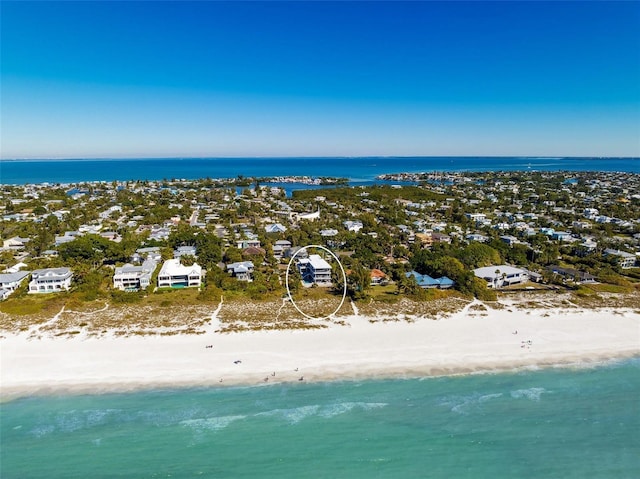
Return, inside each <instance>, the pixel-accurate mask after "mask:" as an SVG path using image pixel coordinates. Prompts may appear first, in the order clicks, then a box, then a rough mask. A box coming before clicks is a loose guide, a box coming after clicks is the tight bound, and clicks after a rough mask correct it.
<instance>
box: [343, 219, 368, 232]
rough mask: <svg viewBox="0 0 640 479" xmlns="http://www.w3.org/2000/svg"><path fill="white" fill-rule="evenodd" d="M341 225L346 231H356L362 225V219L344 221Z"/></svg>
mask: <svg viewBox="0 0 640 479" xmlns="http://www.w3.org/2000/svg"><path fill="white" fill-rule="evenodd" d="M343 225H344V227H345V228H347V230H348V231H353V232H354V233H357V232H358V231H360V230H361V229H362V228H363V227H364V226H363V224H362V221H359V220H356V221H345V222H344V223H343Z"/></svg>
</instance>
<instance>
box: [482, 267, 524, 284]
mask: <svg viewBox="0 0 640 479" xmlns="http://www.w3.org/2000/svg"><path fill="white" fill-rule="evenodd" d="M473 273H474V274H475V275H476V276H477V277H478V278H481V279H484V280H485V281H486V282H487V287H488V288H502V287H504V286H511V285H513V284H520V283H525V282H527V281H529V272H528V271H526V270H524V269H520V268H514V267H513V266H509V265H506V264H503V265H499V266H485V267H484V268H477V269H474V270H473Z"/></svg>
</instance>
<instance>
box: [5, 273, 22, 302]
mask: <svg viewBox="0 0 640 479" xmlns="http://www.w3.org/2000/svg"><path fill="white" fill-rule="evenodd" d="M27 276H29V271H16V272H15V273H7V274H0V291H3V293H0V299H6V298H7V297H8V296H9V295H10V294H11V293H13V292H14V291H15V290H16V289H18V286H20V283H22V281H23V280H24V279H25V278H26V277H27Z"/></svg>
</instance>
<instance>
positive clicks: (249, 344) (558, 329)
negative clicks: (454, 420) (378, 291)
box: [0, 303, 640, 402]
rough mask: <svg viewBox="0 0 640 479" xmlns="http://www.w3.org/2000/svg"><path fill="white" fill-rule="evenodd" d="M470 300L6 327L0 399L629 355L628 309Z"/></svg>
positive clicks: (633, 334)
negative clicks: (403, 315) (291, 325)
mask: <svg viewBox="0 0 640 479" xmlns="http://www.w3.org/2000/svg"><path fill="white" fill-rule="evenodd" d="M472 304H474V303H470V304H469V305H468V306H467V307H465V308H464V309H463V310H461V311H458V312H457V313H454V314H452V315H450V316H446V317H441V318H439V319H436V320H433V319H415V320H413V321H410V322H409V321H388V322H383V321H376V322H371V321H372V319H379V318H370V317H366V316H361V315H352V316H348V317H346V318H344V317H341V318H340V319H346V321H345V323H346V325H337V324H332V325H331V326H330V327H328V328H324V329H316V330H275V331H273V330H272V331H251V332H241V333H216V332H215V331H216V329H217V327H218V326H219V323H218V322H217V321H216V320H212V321H211V322H210V323H209V325H208V326H207V327H206V332H205V333H204V334H201V335H175V336H144V337H141V336H128V337H103V338H96V337H74V338H64V339H63V338H55V337H51V336H45V337H42V338H40V339H27V335H26V334H6V335H5V336H4V337H3V339H0V358H1V360H2V362H1V364H2V368H1V370H0V378H1V381H0V398H1V399H0V400H1V401H2V402H6V401H10V400H13V399H17V398H21V397H25V396H32V395H55V394H105V393H117V392H131V391H138V390H149V389H175V388H197V387H225V386H256V385H269V384H274V383H278V384H282V383H305V382H314V383H317V382H327V381H344V380H346V381H349V380H355V381H357V380H365V379H394V378H397V379H408V378H422V377H436V376H455V375H466V374H480V373H499V372H508V371H516V370H527V369H537V368H545V367H556V366H559V367H571V366H573V365H577V366H578V367H580V366H581V365H585V366H592V365H599V364H602V363H606V362H607V361H610V360H620V359H622V360H624V359H628V358H633V357H638V356H640V311H637V310H635V309H611V308H608V309H601V310H587V309H577V310H576V309H573V310H562V309H552V310H550V309H519V308H515V307H513V305H511V307H510V308H509V309H508V310H507V309H492V310H489V311H487V313H486V314H485V313H482V314H478V313H476V312H474V310H473V309H472V308H471V305H472ZM475 304H477V303H475ZM516 332H517V334H516ZM208 346H213V347H208ZM274 373H275V376H274V375H273V374H274ZM300 378H302V379H303V380H302V381H300Z"/></svg>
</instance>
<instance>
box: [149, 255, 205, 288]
mask: <svg viewBox="0 0 640 479" xmlns="http://www.w3.org/2000/svg"><path fill="white" fill-rule="evenodd" d="M201 283H202V268H201V267H200V265H199V264H198V263H193V264H192V265H191V266H183V265H181V264H180V260H178V259H168V260H167V261H165V262H164V264H163V265H162V268H161V269H160V273H158V288H191V287H199V286H200V284H201Z"/></svg>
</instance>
